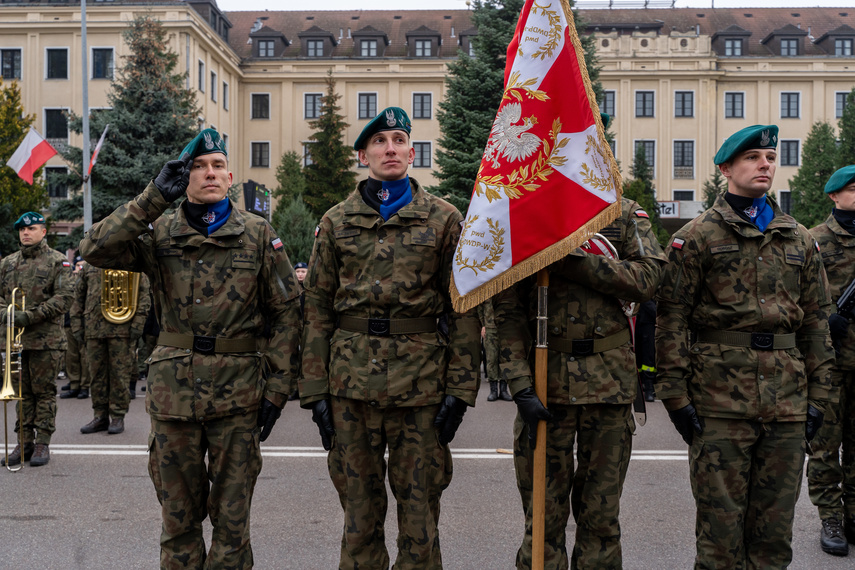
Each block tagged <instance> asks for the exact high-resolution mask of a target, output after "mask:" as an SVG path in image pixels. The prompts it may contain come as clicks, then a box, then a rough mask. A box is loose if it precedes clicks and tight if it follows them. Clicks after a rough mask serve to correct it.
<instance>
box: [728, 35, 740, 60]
mask: <svg viewBox="0 0 855 570" xmlns="http://www.w3.org/2000/svg"><path fill="white" fill-rule="evenodd" d="M724 55H729V56H739V55H742V39H741V38H733V39H727V40H724Z"/></svg>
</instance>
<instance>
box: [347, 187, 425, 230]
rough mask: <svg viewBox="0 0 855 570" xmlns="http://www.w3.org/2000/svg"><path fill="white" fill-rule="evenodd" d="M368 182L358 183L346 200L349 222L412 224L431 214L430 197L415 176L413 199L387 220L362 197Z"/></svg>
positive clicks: (369, 225)
mask: <svg viewBox="0 0 855 570" xmlns="http://www.w3.org/2000/svg"><path fill="white" fill-rule="evenodd" d="M367 182H368V181H367V180H363V181H361V182H360V183H359V184H358V185H357V187H356V190H354V191H353V192H351V193H350V194H349V195H348V197H347V198H346V199H345V201H344V204H343V207H344V215H345V216H346V218H347V223H349V224H351V225H354V226H360V227H363V228H371V227H374V226H375V225H376V226H380V225H383V224H392V225H410V224H412V223H413V221H414V220H419V221H426V220H427V218H428V214H430V197H429V196H428V195H427V193H426V192H425V191H424V190H423V189H422V187H421V185H420V184H419V183H418V181H417V180H416V179H415V178H413V177H410V187H411V188H412V190H413V201H412V202H410V203H409V204H407V205H406V206H404V207H403V208H401V209H400V210H398V211H397V212H395V213H394V214H393V215H392V216H391V217H390V218H389V219H388V220H387V221H385V222H384V221H383V216H381V215H380V213H379V212H378V211H377V210H375V209H374V208H372V207H371V206H369V205H368V204H366V203H365V201H364V200H363V199H362V194H360V192H359V190H360V188H361V187H362V186H364V185H365V184H366V183H367Z"/></svg>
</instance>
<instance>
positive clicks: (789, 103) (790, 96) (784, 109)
mask: <svg viewBox="0 0 855 570" xmlns="http://www.w3.org/2000/svg"><path fill="white" fill-rule="evenodd" d="M781 118H782V119H798V118H799V94H798V93H781Z"/></svg>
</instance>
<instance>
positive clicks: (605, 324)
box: [493, 199, 665, 570]
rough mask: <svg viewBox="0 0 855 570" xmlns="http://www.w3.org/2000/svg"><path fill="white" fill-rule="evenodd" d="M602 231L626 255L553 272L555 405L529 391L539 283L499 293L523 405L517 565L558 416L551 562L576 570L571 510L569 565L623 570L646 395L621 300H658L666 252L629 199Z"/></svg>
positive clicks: (551, 464) (549, 507)
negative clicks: (626, 487) (536, 472)
mask: <svg viewBox="0 0 855 570" xmlns="http://www.w3.org/2000/svg"><path fill="white" fill-rule="evenodd" d="M601 233H602V234H603V235H604V236H605V237H606V238H607V239H608V240H609V241H610V242H611V243H612V244H613V246H614V247H615V249H616V250H617V253H618V259H611V258H609V257H605V256H601V255H594V254H591V253H587V252H585V251H583V250H581V249H578V250H576V251H575V252H574V253H572V254H570V255H568V256H566V257H565V258H564V259H562V260H560V261H558V262H556V263H553V264H552V265H550V266H549V268H548V269H549V275H550V281H549V302H548V308H547V314H548V319H549V320H548V330H549V339H548V346H549V355H548V363H547V367H548V369H547V370H548V371H547V389H546V393H547V405H548V407H549V410H548V412H547V410H546V409H545V408H544V407H543V404H542V403H541V402H540V400H539V399H538V397H537V395H536V394H535V393H534V389H533V387H532V386H533V383H532V375H533V373H532V371H533V370H534V353H535V351H534V350H532V348H533V334H534V331H535V323H536V317H537V295H536V291H537V287H536V280H535V278H533V277H530V278H528V279H525V280H523V281H521V282H520V283H518V284H517V285H515V286H514V287H512V288H510V289H507V290H505V291H503V292H502V293H499V294H498V295H497V296H496V297H494V298H493V304H494V306H495V309H496V325H497V327H498V330H499V339H500V342H501V348H502V350H501V354H502V358H501V368H502V377H503V378H507V379H508V382H509V384H510V387H511V393H512V394H513V395H514V401H515V402H516V403H517V410H518V414H517V418H516V421H515V422H514V467H515V470H516V475H517V488H518V489H519V492H520V497H521V499H522V503H523V510H524V511H525V517H526V523H525V534H524V536H523V542H522V545H521V546H520V549H519V550H518V551H517V558H516V567H517V568H531V564H532V559H531V557H532V554H531V550H532V537H531V525H532V511H533V507H532V485H533V480H532V468H533V457H534V453H533V450H534V444H535V440H536V432H537V422H538V420H539V419H548V420H549V423H547V428H548V429H547V432H546V519H545V549H544V562H545V564H544V567H545V568H548V569H551V570H557V569H566V568H568V559H567V558H568V557H567V546H566V534H565V529H566V527H567V521H568V519H569V517H570V514H571V512H572V514H573V519H574V520H575V521H576V537H575V541H574V545H573V552H572V560H571V562H570V564H571V565H572V567H573V568H577V567H578V568H620V567H621V563H622V562H621V560H622V555H621V545H620V536H621V531H620V523H619V521H618V515H619V511H620V496H621V492H622V490H623V482H624V479H625V477H626V471H627V467H628V466H629V457H630V454H631V452H632V434H633V433H634V431H635V422H634V420H633V418H632V402H633V400H634V399H635V396H636V392H637V390H638V375H637V372H636V367H635V353H634V352H633V348H632V340H631V334H630V329H629V321H628V319H627V315H626V313H625V312H624V310H623V308H622V304H621V300H625V301H627V302H632V301H635V302H641V301H646V300H648V299H650V298H651V297H652V296H653V294H654V293H655V291H656V287H657V285H658V284H659V276H660V272H661V269H662V266H663V265H664V263H665V256H664V254H663V253H662V248H661V247H660V246H659V243H658V242H657V241H656V236H655V235H654V233H653V231H652V229H651V225H650V218H649V217H648V215H647V213H646V212H645V211H644V210H643V209H642V208H641V206H639V205H638V203H637V202H634V201H632V200H628V199H622V201H621V215H620V217H619V218H618V219H617V220H616V221H614V222H613V223H612V224H610V225H609V226H607V227H606V228H604V229H603V230H601ZM574 446H575V448H576V457H575V461H574V457H573V449H574Z"/></svg>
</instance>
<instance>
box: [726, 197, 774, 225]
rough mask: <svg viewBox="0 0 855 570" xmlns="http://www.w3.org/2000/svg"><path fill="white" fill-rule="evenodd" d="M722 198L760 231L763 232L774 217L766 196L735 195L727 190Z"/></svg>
mask: <svg viewBox="0 0 855 570" xmlns="http://www.w3.org/2000/svg"><path fill="white" fill-rule="evenodd" d="M724 199H725V200H727V203H728V204H730V206H731V207H732V208H733V210H734V211H735V212H736V213H737V214H738V215H739V217H740V218H742V219H743V220H746V221H749V222H751V223H752V224H754V225H755V226H757V229H758V230H760V231H761V232H765V231H766V228H767V227H768V226H769V222H771V221H772V220H773V219H774V218H775V212H774V211H773V210H772V207H771V206H770V205H769V203H768V202H767V201H766V196H762V197H760V198H748V197H746V196H737V195H736V194H731V193H730V192H727V193H726V194H725V195H724Z"/></svg>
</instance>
